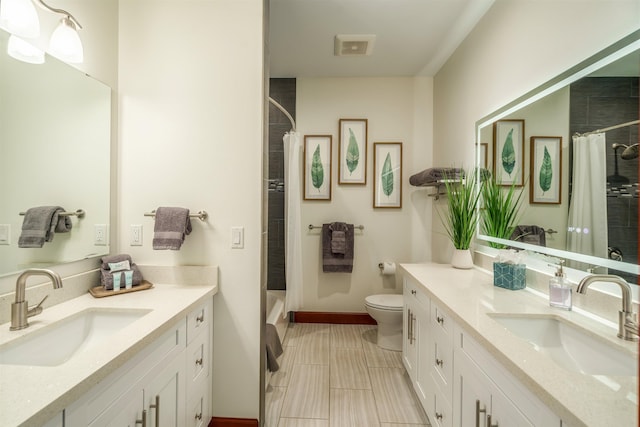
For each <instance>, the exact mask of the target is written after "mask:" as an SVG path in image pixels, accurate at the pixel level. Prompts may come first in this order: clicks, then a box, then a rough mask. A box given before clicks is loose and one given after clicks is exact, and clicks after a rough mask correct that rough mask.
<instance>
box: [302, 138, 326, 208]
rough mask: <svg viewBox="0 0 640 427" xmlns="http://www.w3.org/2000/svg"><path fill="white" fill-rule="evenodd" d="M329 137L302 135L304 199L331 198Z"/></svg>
mask: <svg viewBox="0 0 640 427" xmlns="http://www.w3.org/2000/svg"><path fill="white" fill-rule="evenodd" d="M331 138H332V137H331V135H305V136H304V200H331Z"/></svg>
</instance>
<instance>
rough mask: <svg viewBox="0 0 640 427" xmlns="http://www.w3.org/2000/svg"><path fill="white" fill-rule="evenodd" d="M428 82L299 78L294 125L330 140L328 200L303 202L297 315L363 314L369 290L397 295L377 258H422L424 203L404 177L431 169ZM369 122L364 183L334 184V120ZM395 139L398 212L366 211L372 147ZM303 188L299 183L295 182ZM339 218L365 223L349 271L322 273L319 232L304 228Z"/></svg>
mask: <svg viewBox="0 0 640 427" xmlns="http://www.w3.org/2000/svg"><path fill="white" fill-rule="evenodd" d="M431 88H432V80H431V79H430V78H415V79H414V78H323V79H321V78H299V79H298V80H297V97H296V118H297V120H296V124H297V129H298V131H299V132H300V134H301V135H302V136H304V135H305V134H306V135H318V134H321V135H332V136H333V150H332V152H333V156H332V162H333V166H332V185H333V190H332V200H331V201H330V202H329V201H303V204H302V212H301V214H302V215H301V216H302V224H301V228H302V230H303V231H302V234H303V235H302V258H303V264H304V277H303V281H304V296H303V301H304V306H303V309H302V310H303V311H333V312H364V311H365V310H364V298H365V297H366V296H367V295H371V294H374V293H400V292H402V284H401V283H400V282H399V280H398V281H397V283H396V278H395V277H393V276H382V275H380V272H379V269H378V263H380V262H382V261H394V262H397V263H399V262H412V261H424V260H428V258H429V256H430V253H429V250H428V249H427V248H428V245H427V244H426V242H427V238H428V231H427V230H428V227H426V226H428V223H424V222H423V221H424V218H425V217H426V218H430V216H429V215H430V209H428V208H427V206H428V205H429V204H430V202H429V201H428V200H427V199H428V198H427V197H426V195H425V192H424V191H419V194H416V193H415V190H414V189H412V188H411V187H410V186H409V176H410V175H411V174H413V173H416V172H417V171H420V170H422V169H425V168H426V167H429V166H430V161H431V157H430V153H431V150H432V141H431V137H430V136H431V132H432V128H431V118H430V116H431V108H430V105H431V99H432V92H431ZM341 118H343V119H344V118H351V119H355V118H362V119H368V144H367V146H368V157H367V183H366V185H364V186H362V185H338V167H337V162H338V146H339V143H338V138H339V134H338V122H339V119H341ZM374 142H402V143H403V146H402V150H403V171H402V191H403V197H402V208H401V209H380V208H378V209H374V208H373V144H374ZM300 185H301V186H302V181H301V184H300ZM333 221H344V222H348V223H353V224H354V225H360V224H362V225H364V227H365V229H364V231H363V232H360V231H356V233H355V234H356V236H355V247H354V267H353V273H351V274H347V273H323V272H322V260H321V253H322V252H321V237H320V230H313V231H308V230H307V226H308V225H309V224H314V225H322V224H323V223H329V222H333Z"/></svg>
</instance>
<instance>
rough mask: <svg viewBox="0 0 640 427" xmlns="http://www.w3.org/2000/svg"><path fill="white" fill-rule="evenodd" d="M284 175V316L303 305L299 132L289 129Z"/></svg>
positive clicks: (285, 143) (286, 137) (286, 139)
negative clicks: (285, 282) (285, 288)
mask: <svg viewBox="0 0 640 427" xmlns="http://www.w3.org/2000/svg"><path fill="white" fill-rule="evenodd" d="M283 141H284V176H285V178H284V179H285V181H284V182H285V203H284V218H285V224H286V229H285V277H286V281H287V292H286V297H285V303H284V308H285V310H284V316H286V315H287V314H288V313H289V312H290V311H298V310H299V309H300V308H301V307H302V233H301V228H300V223H301V219H300V204H301V197H300V191H301V190H300V177H301V175H300V134H299V133H298V132H293V131H292V132H289V133H287V134H285V136H284V138H283Z"/></svg>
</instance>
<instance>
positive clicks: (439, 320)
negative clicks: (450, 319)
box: [436, 316, 444, 325]
mask: <svg viewBox="0 0 640 427" xmlns="http://www.w3.org/2000/svg"><path fill="white" fill-rule="evenodd" d="M436 321H437V322H438V323H440V324H441V325H444V317H442V316H436Z"/></svg>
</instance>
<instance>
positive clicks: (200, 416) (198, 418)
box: [195, 412, 202, 421]
mask: <svg viewBox="0 0 640 427" xmlns="http://www.w3.org/2000/svg"><path fill="white" fill-rule="evenodd" d="M195 418H196V420H198V421H200V420H202V412H200V413H199V414H196V417H195Z"/></svg>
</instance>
